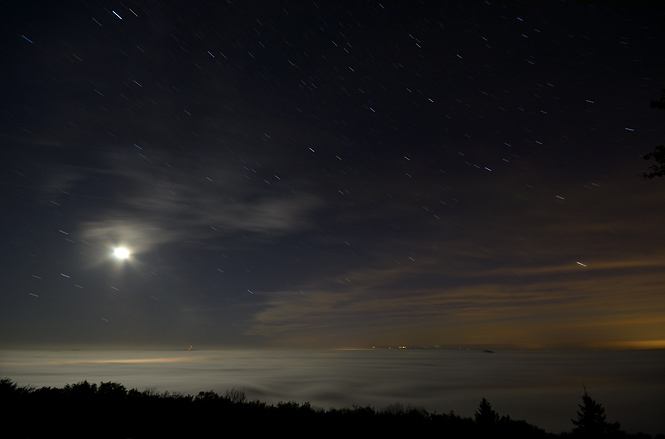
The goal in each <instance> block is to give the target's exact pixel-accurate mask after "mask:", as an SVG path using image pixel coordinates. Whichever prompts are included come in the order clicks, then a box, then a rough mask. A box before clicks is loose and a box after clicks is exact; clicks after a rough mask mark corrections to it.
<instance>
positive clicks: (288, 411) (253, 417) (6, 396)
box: [0, 378, 665, 439]
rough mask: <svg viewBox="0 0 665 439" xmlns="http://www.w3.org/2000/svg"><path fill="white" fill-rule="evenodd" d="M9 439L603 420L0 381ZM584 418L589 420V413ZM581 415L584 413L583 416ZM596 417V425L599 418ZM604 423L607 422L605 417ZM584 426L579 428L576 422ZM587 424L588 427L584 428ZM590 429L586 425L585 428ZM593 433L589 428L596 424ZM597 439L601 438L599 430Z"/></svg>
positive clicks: (487, 428) (409, 432)
mask: <svg viewBox="0 0 665 439" xmlns="http://www.w3.org/2000/svg"><path fill="white" fill-rule="evenodd" d="M0 402H1V403H2V405H1V407H3V409H2V410H3V412H2V417H3V419H4V421H5V422H4V428H3V430H2V432H1V433H0V434H2V437H6V438H10V437H11V438H39V437H53V436H65V437H86V438H88V437H95V438H157V437H159V438H197V437H220V438H221V437H227V436H229V435H230V434H233V435H237V434H242V435H249V436H255V435H280V434H286V435H287V436H288V437H290V438H293V437H308V438H309V437H319V438H320V437H323V438H328V437H330V438H333V437H334V438H339V437H348V436H354V437H357V436H361V435H362V436H370V437H382V436H391V437H394V436H397V437H435V436H436V437H444V438H469V437H471V438H473V437H510V438H536V439H537V438H555V437H562V436H563V437H571V438H577V437H589V436H584V435H583V434H582V433H583V432H582V431H581V430H580V429H579V425H587V424H588V423H589V422H591V421H590V420H595V419H599V418H598V416H596V415H597V414H598V411H599V410H600V414H601V415H604V409H602V406H600V405H594V404H596V403H595V401H593V399H591V398H590V397H589V396H588V395H587V394H586V391H585V399H584V400H583V402H584V404H583V405H580V408H581V409H582V408H583V407H587V408H588V409H589V410H588V411H589V416H587V417H583V416H582V415H580V418H579V419H578V421H579V423H577V424H575V425H576V426H577V427H578V428H577V429H576V430H574V431H573V432H571V433H564V434H562V435H555V434H552V433H547V432H545V431H544V430H542V429H540V428H538V427H536V426H533V425H530V424H528V423H527V422H525V421H514V420H512V419H510V417H508V416H499V415H498V414H497V413H496V412H495V411H494V410H493V409H492V407H491V404H490V403H489V402H488V401H487V400H485V399H484V398H483V400H482V401H481V402H480V405H479V407H478V410H477V411H476V413H475V418H474V419H472V418H465V417H462V416H458V415H456V414H455V413H453V412H451V413H448V414H437V413H428V412H427V411H425V410H423V409H420V408H414V407H404V406H402V405H400V404H393V405H391V406H389V407H387V408H386V409H384V410H375V409H374V408H372V407H360V406H353V407H351V408H343V409H329V410H323V409H317V408H313V407H311V406H310V404H309V403H296V402H292V401H289V402H280V403H278V404H276V405H268V404H266V403H263V402H259V401H248V400H247V399H246V397H245V394H244V392H243V391H241V390H235V389H232V390H228V391H227V392H226V394H225V395H219V394H217V393H215V392H213V391H206V392H199V393H198V394H197V395H195V396H191V395H183V394H180V393H169V392H161V393H160V392H158V391H156V390H154V389H147V390H144V391H138V390H136V389H130V390H127V389H126V388H125V387H124V386H123V385H122V384H119V383H114V382H102V383H100V384H99V385H97V384H91V383H88V382H87V381H82V382H79V383H76V384H68V385H66V386H65V387H64V388H55V387H42V388H39V389H36V388H29V387H19V386H17V385H16V384H15V383H14V382H12V381H11V380H10V379H7V378H5V379H2V380H0ZM582 412H584V413H586V409H583V410H582ZM579 414H580V412H578V415H579ZM594 416H595V417H594ZM601 419H602V420H603V421H604V417H602V416H601ZM576 422H577V421H576ZM580 423H581V424H580ZM585 423H587V424H585ZM589 425H590V424H589ZM594 431H595V430H594ZM611 434H612V435H611V436H602V437H622V438H629V437H632V438H639V439H647V438H651V436H648V435H628V434H627V433H625V432H622V431H621V430H620V429H618V428H616V429H611ZM593 437H597V436H593ZM659 438H660V439H665V436H662V435H659Z"/></svg>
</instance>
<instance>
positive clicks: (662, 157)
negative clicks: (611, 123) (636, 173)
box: [642, 90, 665, 179]
mask: <svg viewBox="0 0 665 439" xmlns="http://www.w3.org/2000/svg"><path fill="white" fill-rule="evenodd" d="M651 108H658V109H660V110H665V90H663V94H662V95H661V97H660V100H658V101H651ZM644 159H645V160H651V159H654V160H655V161H656V164H655V165H652V166H651V168H649V169H651V171H650V172H645V173H644V174H642V176H643V177H644V178H645V179H646V178H654V177H665V145H658V146H656V147H655V148H654V150H653V151H651V152H650V153H649V154H647V155H645V156H644Z"/></svg>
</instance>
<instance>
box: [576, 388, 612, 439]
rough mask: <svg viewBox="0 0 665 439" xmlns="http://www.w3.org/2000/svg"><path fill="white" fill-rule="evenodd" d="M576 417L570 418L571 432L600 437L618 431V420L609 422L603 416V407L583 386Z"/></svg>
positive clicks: (608, 435)
mask: <svg viewBox="0 0 665 439" xmlns="http://www.w3.org/2000/svg"><path fill="white" fill-rule="evenodd" d="M578 407H579V408H580V409H579V411H578V412H577V419H572V421H573V425H575V428H573V434H574V435H575V436H578V437H585V438H602V437H610V436H611V435H613V434H615V433H618V432H620V429H621V427H620V425H619V423H618V422H616V423H613V424H610V423H609V422H607V417H606V416H605V407H603V405H602V404H600V403H599V402H598V401H596V400H595V399H593V398H592V397H591V396H590V395H589V393H588V392H587V390H586V387H585V388H584V395H583V396H582V404H579V406H578Z"/></svg>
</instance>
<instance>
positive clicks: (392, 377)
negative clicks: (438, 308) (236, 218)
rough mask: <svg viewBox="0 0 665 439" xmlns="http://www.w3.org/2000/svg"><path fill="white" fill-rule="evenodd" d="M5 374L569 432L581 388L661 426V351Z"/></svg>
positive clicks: (107, 363) (14, 358) (4, 361)
mask: <svg viewBox="0 0 665 439" xmlns="http://www.w3.org/2000/svg"><path fill="white" fill-rule="evenodd" d="M0 376H2V377H6V378H10V379H11V380H13V381H14V382H15V383H17V384H18V385H20V386H32V387H37V388H38V387H43V386H51V387H62V386H64V385H65V384H73V383H77V382H80V381H83V380H87V381H89V382H94V383H99V382H102V381H114V382H119V383H121V384H123V385H124V386H125V387H127V388H128V389H131V388H136V389H138V390H144V389H148V388H150V389H153V390H158V391H160V392H164V391H169V392H180V393H183V394H190V395H196V394H197V393H198V392H199V391H207V390H213V391H215V392H217V393H219V394H224V393H225V391H226V390H228V389H239V390H244V392H245V394H246V396H247V398H248V399H249V400H260V401H264V402H267V403H269V404H276V403H278V402H280V401H295V402H299V403H303V402H309V403H310V404H311V405H312V406H313V407H319V408H322V409H329V408H331V407H336V408H342V407H352V406H354V405H357V406H371V407H374V408H375V409H377V410H380V409H383V408H385V407H387V406H388V405H391V404H396V403H398V404H401V405H403V406H404V407H409V406H413V407H421V408H424V409H425V410H427V411H428V412H430V413H434V412H436V413H448V412H450V411H451V410H452V411H454V412H455V413H457V414H459V415H461V416H469V417H471V416H473V413H474V410H475V409H476V408H477V406H478V403H479V401H480V400H481V398H483V397H484V398H487V399H488V400H489V402H490V403H491V404H492V406H493V408H494V409H495V410H496V411H497V412H499V414H500V415H509V416H510V417H511V418H512V419H521V420H525V421H527V422H529V423H530V424H533V425H536V426H538V427H541V428H544V429H545V430H547V431H550V432H553V433H559V432H561V431H569V430H571V428H572V426H573V425H572V423H571V418H575V417H576V410H577V409H578V407H577V405H578V404H579V403H580V402H581V396H582V394H583V393H584V387H583V386H586V389H587V391H588V392H589V394H590V395H591V396H592V397H594V398H595V399H596V400H598V401H599V402H600V403H602V404H603V405H604V406H605V409H606V414H607V417H608V420H609V421H611V422H615V421H618V422H620V423H621V426H622V427H623V429H624V430H626V431H628V432H631V433H637V432H640V431H641V432H644V433H649V434H653V435H655V434H658V433H665V351H662V350H661V351H659V350H653V351H593V352H588V351H547V352H542V351H497V352H495V353H488V352H484V351H474V350H416V349H414V350H409V349H382V350H357V351H351V350H347V351H283V350H216V351H195V350H192V351H21V350H12V351H0Z"/></svg>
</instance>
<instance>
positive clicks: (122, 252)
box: [113, 247, 129, 259]
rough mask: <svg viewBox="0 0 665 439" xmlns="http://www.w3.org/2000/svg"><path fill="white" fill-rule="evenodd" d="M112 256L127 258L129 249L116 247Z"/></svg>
mask: <svg viewBox="0 0 665 439" xmlns="http://www.w3.org/2000/svg"><path fill="white" fill-rule="evenodd" d="M113 256H115V257H116V258H118V259H127V258H128V257H129V250H128V249H127V247H117V248H116V249H114V250H113Z"/></svg>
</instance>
